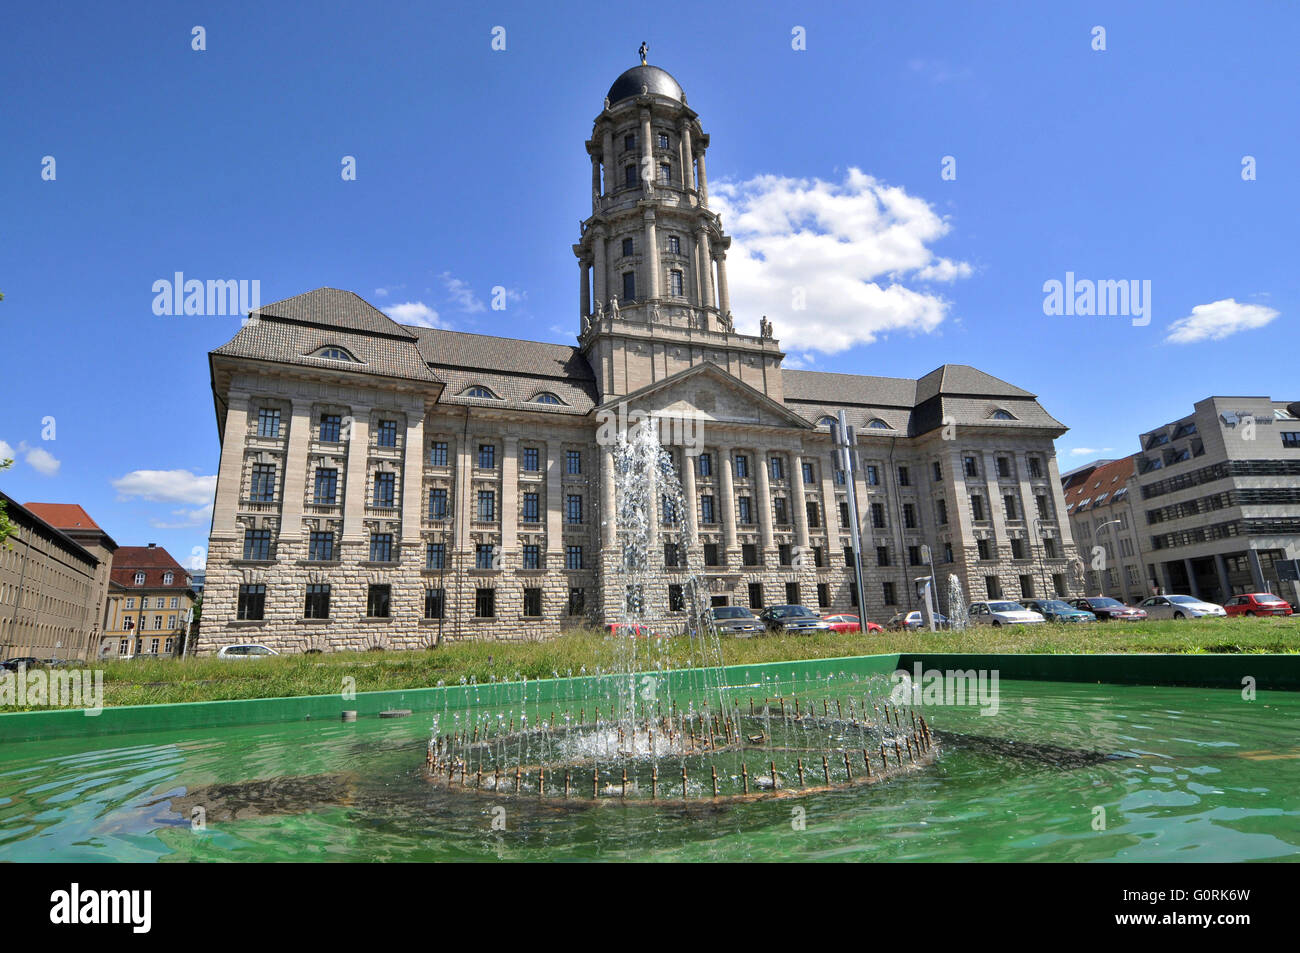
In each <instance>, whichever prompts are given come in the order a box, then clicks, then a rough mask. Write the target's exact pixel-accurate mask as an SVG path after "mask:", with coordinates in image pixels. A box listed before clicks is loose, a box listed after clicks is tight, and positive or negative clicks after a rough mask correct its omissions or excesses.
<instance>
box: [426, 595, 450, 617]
mask: <svg viewBox="0 0 1300 953" xmlns="http://www.w3.org/2000/svg"><path fill="white" fill-rule="evenodd" d="M446 614H447V590H445V589H426V590H424V617H425V618H426V619H441V618H443V617H444V616H445V615H446Z"/></svg>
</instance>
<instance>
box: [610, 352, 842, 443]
mask: <svg viewBox="0 0 1300 953" xmlns="http://www.w3.org/2000/svg"><path fill="white" fill-rule="evenodd" d="M620 405H626V406H627V408H628V410H629V411H631V410H637V411H641V412H643V413H646V414H652V415H654V414H658V415H663V416H677V415H682V414H699V416H700V418H701V419H704V420H712V421H715V422H717V423H720V424H731V425H740V426H751V427H793V428H796V429H798V430H814V429H816V428H815V427H814V426H813V424H811V423H810V422H809V421H807V420H805V419H804V418H803V417H801V416H799V415H798V414H796V413H795V412H794V411H792V410H790V409H789V408H788V407H786V406H785V405H784V404H782V403H780V402H778V401H775V400H773V399H772V398H770V397H768V396H767V395H766V394H764V393H763V392H762V391H760V390H758V389H756V388H754V387H751V386H750V385H749V384H746V383H745V382H744V381H742V380H740V378H738V377H736V376H734V375H732V374H729V373H728V372H727V371H726V370H724V369H723V368H721V367H719V366H718V365H717V364H714V363H712V362H708V361H706V362H704V363H702V364H696V365H695V366H694V367H690V368H687V369H686V370H684V371H679V372H678V373H676V374H673V375H672V376H671V377H665V378H664V379H663V380H661V381H656V382H655V383H653V384H648V385H647V386H645V387H642V388H641V389H639V390H636V391H633V392H632V393H630V394H628V395H626V396H624V397H615V398H611V399H610V400H607V401H606V402H605V403H603V404H601V405H600V406H599V407H597V408H596V412H597V413H600V412H602V411H604V412H610V411H616V410H617V409H618V408H619V406H620Z"/></svg>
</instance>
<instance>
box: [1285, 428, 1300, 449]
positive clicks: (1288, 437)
mask: <svg viewBox="0 0 1300 953" xmlns="http://www.w3.org/2000/svg"><path fill="white" fill-rule="evenodd" d="M1281 433H1282V446H1284V447H1286V448H1287V449H1288V450H1300V432H1296V431H1291V430H1283V431H1281Z"/></svg>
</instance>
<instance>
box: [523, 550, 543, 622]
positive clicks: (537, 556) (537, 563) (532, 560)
mask: <svg viewBox="0 0 1300 953" xmlns="http://www.w3.org/2000/svg"><path fill="white" fill-rule="evenodd" d="M523 568H524V569H541V568H542V555H541V549H540V548H539V547H538V545H537V544H536V543H525V544H524V550H523ZM524 614H525V615H527V613H524Z"/></svg>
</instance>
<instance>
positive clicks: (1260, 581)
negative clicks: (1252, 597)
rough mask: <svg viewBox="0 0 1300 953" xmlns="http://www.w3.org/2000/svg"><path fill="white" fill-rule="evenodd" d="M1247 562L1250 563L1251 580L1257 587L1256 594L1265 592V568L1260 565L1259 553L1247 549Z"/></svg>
mask: <svg viewBox="0 0 1300 953" xmlns="http://www.w3.org/2000/svg"><path fill="white" fill-rule="evenodd" d="M1246 561H1247V562H1249V563H1250V579H1251V582H1253V583H1254V585H1255V591H1256V592H1263V591H1264V568H1263V567H1262V566H1261V565H1260V564H1259V553H1258V552H1257V551H1256V550H1254V549H1250V548H1247V550H1246Z"/></svg>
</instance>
